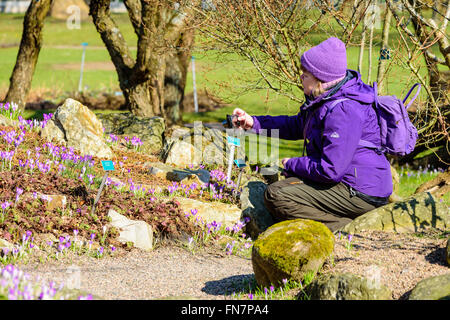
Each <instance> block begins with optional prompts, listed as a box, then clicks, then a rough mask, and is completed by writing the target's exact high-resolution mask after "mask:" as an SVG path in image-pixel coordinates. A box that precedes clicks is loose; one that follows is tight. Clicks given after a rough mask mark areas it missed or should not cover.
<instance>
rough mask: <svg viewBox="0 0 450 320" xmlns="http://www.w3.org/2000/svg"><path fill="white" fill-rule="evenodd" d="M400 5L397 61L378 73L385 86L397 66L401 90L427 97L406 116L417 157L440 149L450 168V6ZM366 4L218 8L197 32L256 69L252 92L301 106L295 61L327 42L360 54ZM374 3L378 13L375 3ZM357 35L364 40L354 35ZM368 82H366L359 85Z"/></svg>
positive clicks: (219, 2) (295, 1) (230, 3)
mask: <svg viewBox="0 0 450 320" xmlns="http://www.w3.org/2000/svg"><path fill="white" fill-rule="evenodd" d="M401 1H402V4H403V6H404V8H405V10H403V11H400V10H399V9H398V8H397V7H396V6H395V5H394V4H393V1H392V0H387V1H386V3H387V6H388V9H389V10H390V11H391V13H392V15H393V16H394V17H395V22H396V26H395V29H394V28H391V29H390V30H391V31H393V32H397V35H396V37H395V41H396V42H397V43H395V44H394V45H393V46H392V47H393V48H395V50H393V51H395V52H394V53H395V54H391V57H390V60H389V62H388V63H386V64H384V65H383V66H382V67H381V68H380V69H379V70H380V72H382V73H383V74H382V76H383V78H384V79H385V78H386V77H389V74H388V73H389V70H388V69H389V67H390V66H391V64H392V63H395V64H398V65H402V66H405V67H407V68H409V69H410V70H411V78H410V79H408V83H405V89H406V88H407V87H408V85H410V84H412V83H414V82H421V83H422V85H423V87H424V89H425V92H426V94H427V96H428V99H427V102H426V103H425V104H423V105H420V106H419V107H420V108H419V112H418V113H416V114H415V115H411V116H412V117H414V116H415V124H416V127H417V128H418V130H419V133H420V136H419V138H420V139H419V141H418V148H417V151H416V153H418V152H420V151H423V148H422V147H424V148H430V147H432V146H439V145H440V146H442V145H443V144H444V145H445V148H446V152H445V153H446V155H447V158H446V159H442V160H443V161H444V162H447V163H450V159H449V158H448V155H449V151H448V142H449V131H448V123H450V121H449V119H448V117H449V113H450V111H449V110H448V77H447V76H446V75H448V71H446V70H448V68H449V63H448V62H449V55H450V50H449V45H448V32H446V28H447V25H448V20H449V10H450V9H449V6H448V0H447V1H439V4H440V5H439V6H438V8H432V6H431V5H430V4H429V3H428V2H426V1H427V0H415V1H413V0H401ZM371 2H372V1H368V0H361V1H358V0H356V1H338V2H334V4H332V2H330V1H326V0H312V1H301V0H288V1H275V0H242V1H235V0H216V1H214V6H215V10H208V11H205V10H204V11H199V12H198V14H199V15H200V16H201V19H202V21H203V24H202V25H201V28H200V31H201V32H202V33H204V34H205V35H207V36H208V37H209V38H211V39H213V41H214V43H213V44H214V45H216V43H217V42H218V43H220V44H221V46H222V48H223V49H224V51H230V50H231V51H233V52H236V53H238V54H239V55H240V56H242V57H244V58H245V59H247V60H248V61H250V62H251V63H252V64H253V65H254V67H255V70H256V71H257V72H258V73H259V75H260V77H259V78H258V79H256V80H252V82H249V85H248V88H249V89H257V90H258V89H269V90H274V91H276V92H278V93H279V94H283V95H285V96H288V97H289V98H291V99H292V100H294V101H298V102H299V103H302V102H303V95H302V94H301V92H300V89H301V81H300V74H301V72H300V54H299V53H301V52H303V51H305V50H306V49H308V48H310V47H311V46H312V45H315V44H317V43H318V42H319V41H321V40H325V39H326V38H328V37H330V36H336V37H338V38H340V39H342V40H343V41H344V42H345V43H346V45H347V46H348V47H350V46H358V45H360V46H362V45H363V43H364V41H363V42H361V38H362V36H363V35H364V32H365V31H364V30H365V26H364V25H363V23H364V17H365V13H366V11H367V9H368V8H369V6H370V4H371ZM373 3H377V5H378V2H377V1H375V0H374V1H373ZM430 8H432V10H433V11H434V12H436V14H435V18H434V19H433V18H425V17H424V15H422V14H421V13H420V12H421V10H424V9H430ZM385 16H386V14H385ZM430 16H431V14H430ZM387 17H388V16H387ZM408 20H412V21H413V24H414V29H413V30H411V26H406V22H407V21H408ZM385 26H386V30H385V33H386V36H385V39H384V40H385V41H384V45H386V46H388V45H389V43H388V42H389V39H388V31H389V23H386V24H385ZM361 29H362V30H363V34H362V35H361V34H358V32H357V30H361ZM436 43H437V44H438V46H437V47H438V50H437V52H436V46H433V45H434V44H436ZM422 59H425V60H426V67H427V70H428V77H427V78H428V79H424V78H423V77H422V76H421V72H420V70H419V68H420V67H419V66H423V60H422ZM438 64H442V65H443V66H444V70H443V69H439V68H437V65H438ZM366 76H367V75H364V74H363V78H366ZM391 76H392V75H391ZM384 81H386V80H384ZM369 84H370V83H369ZM384 94H388V92H386V91H385V92H384ZM391 94H392V93H391ZM416 105H418V104H416ZM416 153H415V154H416ZM415 154H414V155H415ZM414 155H412V156H414Z"/></svg>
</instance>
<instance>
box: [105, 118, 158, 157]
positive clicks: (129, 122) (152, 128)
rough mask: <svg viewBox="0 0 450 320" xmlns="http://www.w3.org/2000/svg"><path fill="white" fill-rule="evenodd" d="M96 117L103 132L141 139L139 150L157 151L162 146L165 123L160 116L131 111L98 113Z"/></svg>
mask: <svg viewBox="0 0 450 320" xmlns="http://www.w3.org/2000/svg"><path fill="white" fill-rule="evenodd" d="M97 117H98V119H99V120H100V121H101V122H102V124H103V127H104V128H105V134H110V133H112V134H114V135H117V136H128V137H130V138H132V137H133V136H136V137H138V138H139V139H141V141H142V146H141V147H140V151H141V152H144V153H158V152H160V151H161V149H162V147H163V141H164V131H165V124H164V119H163V118H161V117H138V116H135V115H133V114H132V113H131V112H125V113H110V114H98V115H97Z"/></svg>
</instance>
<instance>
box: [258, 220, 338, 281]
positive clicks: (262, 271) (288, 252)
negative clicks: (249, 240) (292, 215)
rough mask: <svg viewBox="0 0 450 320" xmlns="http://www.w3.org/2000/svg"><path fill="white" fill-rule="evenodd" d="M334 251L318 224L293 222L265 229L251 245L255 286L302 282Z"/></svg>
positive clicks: (331, 239) (330, 237)
mask: <svg viewBox="0 0 450 320" xmlns="http://www.w3.org/2000/svg"><path fill="white" fill-rule="evenodd" d="M333 249H334V236H333V234H332V233H331V231H330V230H329V229H328V228H327V227H326V226H325V225H324V224H322V223H320V222H317V221H313V220H305V219H295V220H286V221H283V222H280V223H277V224H274V225H273V226H271V227H269V228H268V229H267V230H266V231H264V232H263V233H261V234H260V235H259V237H258V239H257V240H256V241H255V242H254V243H253V249H252V264H253V271H254V273H255V279H256V281H257V283H258V285H259V286H261V287H269V286H270V285H274V286H279V285H282V280H283V279H287V280H295V281H303V280H304V276H305V275H306V274H307V273H312V274H314V275H315V274H316V273H317V271H318V270H319V269H320V268H321V267H322V265H323V263H324V262H325V260H326V259H327V258H328V257H329V256H330V255H331V254H332V252H333Z"/></svg>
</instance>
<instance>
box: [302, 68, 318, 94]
mask: <svg viewBox="0 0 450 320" xmlns="http://www.w3.org/2000/svg"><path fill="white" fill-rule="evenodd" d="M300 79H301V80H302V84H303V91H304V92H305V94H306V95H308V96H309V95H310V94H311V93H312V92H313V90H314V89H315V88H317V86H318V85H319V82H320V81H319V80H318V79H317V78H316V77H314V76H313V75H312V74H311V73H309V72H308V71H306V70H303V72H302V75H301V76H300Z"/></svg>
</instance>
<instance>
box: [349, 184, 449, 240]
mask: <svg viewBox="0 0 450 320" xmlns="http://www.w3.org/2000/svg"><path fill="white" fill-rule="evenodd" d="M429 228H436V229H441V230H448V228H450V208H448V207H447V206H446V205H445V204H444V203H442V202H440V201H439V199H436V198H434V197H433V195H432V194H431V193H429V192H424V193H420V194H416V195H414V196H412V197H410V198H408V199H405V201H401V202H395V203H390V204H387V205H385V206H382V207H379V208H376V209H374V210H372V211H369V212H367V213H365V214H363V215H362V216H359V217H358V218H356V219H355V220H353V221H352V222H350V223H349V224H347V225H346V226H344V227H343V228H341V230H340V231H344V232H348V233H352V234H354V233H360V232H362V231H369V230H376V231H395V232H399V233H402V232H419V231H423V230H426V229H429Z"/></svg>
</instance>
